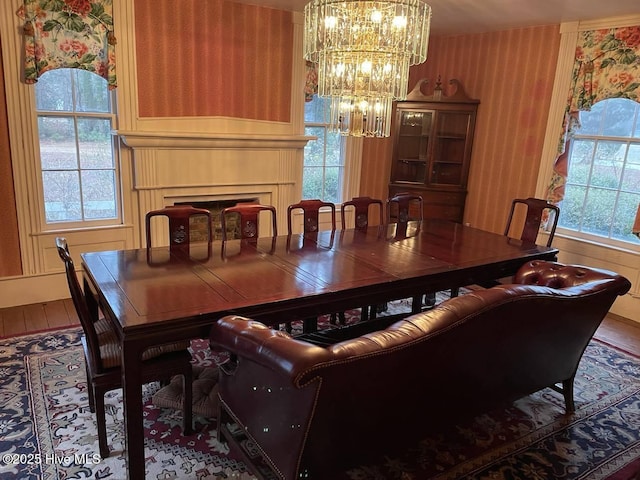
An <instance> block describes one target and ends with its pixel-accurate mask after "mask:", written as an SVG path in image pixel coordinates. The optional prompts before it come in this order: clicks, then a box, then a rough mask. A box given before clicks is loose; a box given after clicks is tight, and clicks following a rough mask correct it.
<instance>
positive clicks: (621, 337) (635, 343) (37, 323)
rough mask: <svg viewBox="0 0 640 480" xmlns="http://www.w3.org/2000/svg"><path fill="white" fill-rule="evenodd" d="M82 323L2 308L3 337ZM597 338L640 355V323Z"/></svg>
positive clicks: (71, 316)
mask: <svg viewBox="0 0 640 480" xmlns="http://www.w3.org/2000/svg"><path fill="white" fill-rule="evenodd" d="M79 324H80V321H79V320H78V316H77V315H76V311H75V308H74V307H73V302H72V301H71V299H70V298H67V299H65V300H56V301H53V302H47V303H37V304H34V305H23V306H20V307H10V308H1V309H0V338H2V337H11V336H15V335H22V334H25V333H31V332H35V331H39V330H47V329H52V328H60V327H65V326H69V325H79ZM595 337H596V338H597V339H599V340H602V341H604V342H606V343H608V344H610V345H613V346H616V347H619V348H621V349H623V350H625V351H627V352H629V353H632V354H634V355H637V356H640V323H637V322H634V321H632V320H628V319H626V318H622V317H618V316H616V315H608V316H607V317H606V318H605V319H604V321H603V322H602V324H601V325H600V328H599V329H598V331H597V332H596V335H595Z"/></svg>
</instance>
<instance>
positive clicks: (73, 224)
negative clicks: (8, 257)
mask: <svg viewBox="0 0 640 480" xmlns="http://www.w3.org/2000/svg"><path fill="white" fill-rule="evenodd" d="M87 73H89V74H91V75H97V74H96V73H93V72H87ZM45 75H46V73H45ZM37 85H38V84H37V83H36V84H35V85H32V86H31V87H32V91H31V92H32V95H33V118H34V136H33V141H34V152H35V155H36V162H35V169H36V171H37V175H36V188H37V191H38V211H39V212H40V222H39V223H40V231H41V232H43V233H47V232H56V231H64V230H77V229H85V228H93V227H117V226H121V225H123V197H122V172H121V170H122V169H121V164H120V155H119V148H118V146H119V140H118V137H117V135H116V132H117V129H118V111H117V105H118V103H117V98H116V90H108V98H109V106H110V111H109V112H93V111H86V112H80V111H75V110H73V111H66V110H38V108H37V102H36V88H37ZM104 87H105V89H108V84H107V81H106V80H104ZM72 95H74V96H75V92H74V91H73V90H72ZM73 103H74V105H75V101H74V102H73ZM40 117H59V118H73V119H74V131H75V132H76V135H75V139H74V140H75V144H76V148H77V147H78V142H79V138H78V134H77V120H78V119H85V118H87V119H92V118H99V119H109V121H110V125H111V136H110V142H111V151H112V154H113V171H114V177H115V178H114V199H115V203H116V205H115V212H116V216H115V217H113V218H107V219H83V220H72V221H54V222H47V215H46V208H45V195H44V172H45V170H43V168H42V155H41V151H40V136H39V135H40V131H39V127H38V120H39V118H40ZM70 171H77V172H79V174H80V175H81V173H82V171H83V169H82V168H81V166H80V165H79V164H78V168H77V170H70ZM80 191H81V192H82V181H80ZM81 205H82V197H81ZM82 210H83V209H82ZM83 216H84V214H83Z"/></svg>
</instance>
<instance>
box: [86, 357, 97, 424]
mask: <svg viewBox="0 0 640 480" xmlns="http://www.w3.org/2000/svg"><path fill="white" fill-rule="evenodd" d="M85 371H86V373H87V392H88V393H89V411H90V412H91V413H96V400H95V394H94V392H93V383H92V382H91V377H90V376H89V367H88V366H87V364H86V362H85Z"/></svg>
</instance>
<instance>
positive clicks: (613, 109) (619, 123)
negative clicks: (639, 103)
mask: <svg viewBox="0 0 640 480" xmlns="http://www.w3.org/2000/svg"><path fill="white" fill-rule="evenodd" d="M599 103H602V104H605V105H606V108H605V115H604V124H603V125H604V128H603V130H602V135H604V136H607V137H629V136H631V133H632V131H633V130H632V129H633V120H634V117H635V112H636V103H635V102H634V101H633V100H627V99H626V98H611V99H609V100H607V101H606V102H599Z"/></svg>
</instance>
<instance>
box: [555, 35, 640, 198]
mask: <svg viewBox="0 0 640 480" xmlns="http://www.w3.org/2000/svg"><path fill="white" fill-rule="evenodd" d="M607 98H627V99H630V100H635V101H639V100H640V26H635V27H625V28H611V29H603V30H588V31H584V32H580V33H579V35H578V44H577V47H576V54H575V60H574V64H573V72H572V77H571V89H570V91H569V98H568V101H567V109H566V112H565V117H564V122H563V125H562V130H561V134H560V141H559V142H558V155H557V157H556V161H555V163H554V167H553V176H552V179H551V183H550V185H549V189H548V193H547V199H548V200H549V201H550V202H551V203H554V204H557V203H558V202H560V201H561V200H562V199H563V198H564V185H565V181H566V178H567V173H568V170H567V168H568V158H567V155H568V146H569V142H570V140H571V134H572V132H573V131H575V129H576V127H577V126H578V125H579V112H580V111H588V110H590V109H591V106H592V105H593V104H594V103H596V102H598V101H600V100H604V99H607Z"/></svg>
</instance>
